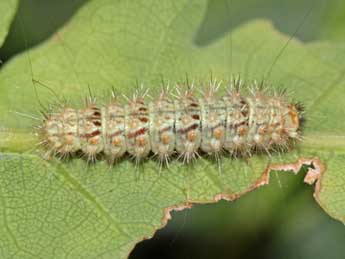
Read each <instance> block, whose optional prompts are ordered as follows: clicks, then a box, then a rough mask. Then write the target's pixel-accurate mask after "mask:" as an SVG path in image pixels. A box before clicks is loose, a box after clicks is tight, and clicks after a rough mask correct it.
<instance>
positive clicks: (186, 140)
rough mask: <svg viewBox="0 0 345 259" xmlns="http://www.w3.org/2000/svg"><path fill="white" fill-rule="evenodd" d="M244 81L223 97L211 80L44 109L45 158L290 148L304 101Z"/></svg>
mask: <svg viewBox="0 0 345 259" xmlns="http://www.w3.org/2000/svg"><path fill="white" fill-rule="evenodd" d="M244 85H245V84H244V83H243V82H242V80H241V79H240V78H239V77H238V78H236V79H233V80H231V83H230V86H229V87H228V89H227V90H226V93H225V94H224V95H223V96H219V95H218V94H217V93H218V90H219V88H220V86H221V83H220V82H216V81H214V80H211V81H210V83H209V85H208V86H207V87H206V88H205V89H203V91H202V93H201V95H200V96H198V95H197V94H196V93H195V92H196V91H195V87H187V89H185V90H183V91H182V90H181V89H180V87H177V88H176V89H177V91H176V94H175V95H174V94H171V93H170V92H169V90H168V89H163V90H162V91H161V93H160V94H159V95H158V96H157V97H156V98H154V99H152V100H150V101H147V98H146V94H142V95H140V94H138V93H136V94H134V95H133V97H132V98H126V100H127V103H126V104H123V102H121V101H119V98H118V97H117V96H116V95H115V93H114V92H112V97H111V100H110V102H109V103H108V104H107V105H105V106H103V107H99V106H97V104H96V100H95V98H93V97H91V96H90V97H89V98H87V101H86V106H85V107H84V108H81V109H77V108H72V107H70V106H68V105H64V106H63V107H61V108H60V110H59V111H58V112H47V113H45V114H44V120H43V123H42V125H40V127H39V128H40V136H41V138H42V141H41V144H43V145H44V147H45V149H46V150H47V152H46V156H45V157H47V158H50V157H52V156H62V157H67V156H72V155H73V154H76V153H80V152H81V153H82V154H83V155H85V156H86V157H87V159H88V160H90V161H93V160H95V159H96V157H97V156H99V155H102V156H104V157H105V158H106V159H107V160H108V161H109V162H110V163H114V162H115V161H116V160H117V159H119V158H121V157H123V156H125V154H129V155H130V156H132V157H133V158H134V159H135V160H136V161H137V162H140V161H141V160H142V159H145V158H147V157H151V154H152V155H153V157H156V158H158V161H159V162H160V163H161V164H168V163H169V160H170V158H171V157H172V156H174V155H175V154H177V158H181V159H182V161H183V162H184V163H190V162H191V161H193V160H194V159H196V158H198V157H200V156H201V154H207V155H213V156H215V157H219V155H221V154H223V153H228V154H229V155H231V156H251V155H252V154H253V153H255V152H257V151H264V152H267V153H268V154H270V153H271V152H275V151H277V150H278V151H279V150H287V149H290V148H291V147H292V146H293V144H294V143H295V142H296V140H300V139H301V124H302V121H303V109H302V105H300V104H298V103H293V102H289V101H288V100H287V99H288V98H287V96H286V94H285V92H284V91H276V92H273V93H271V94H269V91H267V90H266V89H265V83H264V82H261V83H257V82H252V83H250V84H249V85H248V86H247V87H246V88H248V89H250V91H248V93H247V94H244V93H243V90H242V89H243V88H244V87H243V86H244Z"/></svg>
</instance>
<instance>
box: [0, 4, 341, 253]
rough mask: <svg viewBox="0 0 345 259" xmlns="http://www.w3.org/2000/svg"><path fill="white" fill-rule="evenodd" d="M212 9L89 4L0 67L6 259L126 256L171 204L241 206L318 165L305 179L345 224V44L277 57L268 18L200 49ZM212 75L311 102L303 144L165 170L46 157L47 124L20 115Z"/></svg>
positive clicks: (281, 38) (278, 44) (294, 46)
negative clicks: (40, 129)
mask: <svg viewBox="0 0 345 259" xmlns="http://www.w3.org/2000/svg"><path fill="white" fill-rule="evenodd" d="M206 7H207V2H206V1H187V0H184V1H160V2H157V1H144V0H142V1H139V0H138V1H113V0H99V1H90V2H88V3H87V4H86V5H85V6H84V7H83V8H81V9H80V10H79V12H78V13H77V15H76V16H75V17H74V18H73V19H72V20H71V22H70V23H68V24H67V25H66V26H65V27H64V28H62V29H61V30H60V31H59V32H58V33H56V34H55V35H53V37H52V38H51V39H49V40H48V41H47V42H45V43H43V44H41V45H40V46H38V47H37V48H35V49H33V50H32V51H30V52H26V53H23V54H21V55H20V56H18V57H16V58H14V59H13V60H12V61H11V62H10V63H8V64H7V65H6V66H5V67H4V68H3V69H2V70H1V72H0V92H1V96H0V151H2V153H0V202H1V203H2V204H1V206H0V210H1V213H0V231H1V233H2V235H1V237H0V244H1V246H0V247H1V248H2V249H0V255H1V257H3V258H8V257H18V258H23V257H24V258H61V257H68V258H79V257H88V258H125V257H126V256H127V255H128V254H129V252H130V250H131V249H132V248H133V247H134V245H135V244H136V243H137V242H138V241H140V240H142V239H143V238H147V237H150V236H152V235H153V233H154V232H155V231H156V230H157V229H158V228H160V227H162V226H163V225H164V224H165V223H166V221H167V220H168V218H169V211H170V210H172V209H182V208H185V207H189V206H191V204H192V203H210V202H215V201H217V200H219V199H221V198H223V199H228V200H234V199H236V198H239V197H240V196H241V195H243V194H244V193H246V192H248V191H251V190H253V189H255V188H257V187H259V186H261V185H263V184H265V183H267V182H268V179H269V175H268V171H269V169H275V170H289V171H295V172H298V171H299V169H300V167H301V166H302V165H303V164H306V165H308V166H310V169H309V172H308V173H307V176H306V179H305V180H306V181H307V182H309V183H313V182H314V181H315V180H316V181H317V182H316V191H315V197H316V199H317V201H318V202H319V203H320V205H321V206H322V207H323V208H324V209H325V210H326V212H327V213H329V214H330V215H331V216H333V217H335V218H337V219H339V220H341V221H344V219H343V218H344V210H345V204H344V203H345V202H344V201H345V199H344V198H343V196H344V195H345V194H344V193H343V188H342V186H343V185H344V182H345V178H343V177H342V176H341V175H342V172H343V171H344V159H345V154H344V153H345V136H344V129H345V122H344V120H342V116H343V114H344V112H345V107H344V105H343V104H342V98H344V96H343V92H342V91H341V89H342V87H343V83H344V80H343V74H344V73H343V71H342V70H341V69H340V68H341V67H342V64H343V61H342V56H343V53H344V51H343V50H344V46H343V45H341V44H330V43H328V44H326V43H325V44H322V43H319V44H313V45H307V44H302V43H300V42H298V41H295V40H293V39H292V40H291V41H289V44H288V46H287V48H286V49H284V51H283V52H282V55H280V53H281V50H282V48H283V46H284V45H285V44H286V43H287V42H288V39H289V38H288V37H286V36H285V35H282V34H281V33H279V32H277V31H276V30H275V29H274V28H273V27H272V25H271V24H270V23H269V22H267V21H262V20H261V21H260V20H258V21H255V22H251V23H249V24H246V25H243V26H241V27H240V28H238V29H236V30H235V31H234V32H233V34H232V35H231V38H230V37H229V36H225V37H222V38H219V39H218V40H217V41H214V42H212V43H211V44H209V45H205V46H200V45H198V44H197V39H198V33H200V25H201V23H202V21H203V19H204V14H205V11H206ZM230 47H231V48H230ZM277 57H279V58H278V59H276V58H277ZM271 66H272V71H271V73H270V74H269V73H268V71H270V67H271ZM211 72H212V75H213V77H216V78H218V79H222V80H227V79H228V78H229V77H230V74H231V73H234V74H237V73H241V75H242V76H243V77H244V78H245V79H261V78H262V77H263V76H264V75H268V74H269V75H270V76H269V80H270V82H271V83H272V88H278V87H280V86H284V87H285V88H286V89H287V90H288V91H289V92H290V93H291V95H292V96H293V97H294V99H296V100H299V101H301V102H302V103H303V104H304V105H305V106H306V118H307V124H306V129H305V134H304V135H305V139H304V141H303V142H302V143H301V144H300V145H299V146H298V148H296V150H295V151H293V152H290V153H286V154H275V155H273V157H272V158H271V160H270V159H269V158H268V157H266V156H255V157H253V158H251V159H249V160H248V161H244V160H240V159H231V158H227V157H224V158H223V159H222V163H221V168H219V165H218V164H217V163H215V162H214V161H212V160H210V159H207V158H203V159H199V160H198V161H197V162H196V163H194V164H193V165H183V164H182V163H181V162H179V161H173V162H171V164H170V167H169V168H166V169H164V170H162V172H160V171H159V166H158V164H157V162H155V161H154V160H149V161H147V162H145V163H144V164H143V165H141V166H140V167H139V168H136V167H135V165H134V163H133V162H131V161H127V160H124V161H121V162H119V163H117V164H116V165H114V166H113V167H112V168H109V166H108V165H107V163H106V162H105V161H99V162H97V163H96V164H95V165H87V164H86V162H85V161H84V160H82V159H73V160H71V161H59V160H57V159H56V160H52V161H45V160H43V159H42V158H41V154H42V153H43V152H44V151H42V150H36V149H37V148H36V147H34V144H35V143H37V142H38V140H37V138H36V136H35V134H34V133H35V131H34V126H35V125H37V124H39V122H37V121H35V120H30V119H28V118H23V117H21V116H19V115H18V113H25V114H28V115H30V114H33V115H34V116H38V115H37V110H39V109H40V106H39V103H42V104H43V105H48V104H50V103H52V102H53V101H56V96H54V94H53V93H52V91H51V90H53V92H55V93H56V94H57V95H59V96H62V95H63V96H65V97H66V98H68V99H70V100H71V103H72V105H74V104H75V105H76V106H81V101H80V97H83V96H85V95H86V94H88V87H90V88H91V89H92V92H93V93H94V94H95V95H97V96H102V95H103V96H104V92H106V93H107V92H108V93H109V90H110V87H111V86H113V87H114V88H115V89H116V90H117V91H118V92H120V93H124V94H131V93H132V92H133V91H134V89H135V84H136V81H139V82H142V83H144V84H145V85H146V86H150V88H151V90H152V91H151V93H152V94H153V95H154V94H155V93H157V92H158V91H159V85H160V81H161V75H163V76H164V80H165V81H169V82H170V83H174V82H177V81H184V80H185V74H186V73H187V74H188V77H189V78H193V79H195V80H196V81H197V82H198V84H197V85H198V86H200V82H205V81H206V80H208V79H209V78H210V75H211ZM32 78H34V79H36V80H39V81H40V82H41V83H43V84H44V85H46V86H48V87H49V89H51V90H49V89H48V88H47V87H43V86H42V85H39V84H35V85H34V84H33V83H32ZM104 100H106V97H104ZM324 168H326V169H327V170H326V171H325V170H324ZM339 196H340V197H339Z"/></svg>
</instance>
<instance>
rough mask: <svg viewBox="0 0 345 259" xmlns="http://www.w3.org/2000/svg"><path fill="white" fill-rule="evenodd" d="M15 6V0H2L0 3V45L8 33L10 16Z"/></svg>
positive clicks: (13, 12) (11, 16) (12, 14)
mask: <svg viewBox="0 0 345 259" xmlns="http://www.w3.org/2000/svg"><path fill="white" fill-rule="evenodd" d="M16 8H17V1H16V0H4V1H1V3H0V12H1V18H0V46H1V45H2V43H3V42H4V39H5V37H6V35H7V33H8V30H9V27H10V24H11V21H12V18H13V16H14V14H15V11H16Z"/></svg>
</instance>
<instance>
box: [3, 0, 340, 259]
mask: <svg viewBox="0 0 345 259" xmlns="http://www.w3.org/2000/svg"><path fill="white" fill-rule="evenodd" d="M85 2H86V1H85V0H60V1H57V0H56V1H48V0H23V1H21V3H20V6H19V8H18V12H17V15H16V17H15V19H14V22H13V24H12V27H11V30H10V33H9V35H8V37H7V39H6V41H5V43H4V45H3V47H2V48H1V49H0V58H1V60H2V61H3V62H7V61H8V60H10V59H11V57H13V56H15V55H16V54H18V53H20V52H22V51H25V50H26V49H28V48H31V47H34V46H36V45H38V44H40V43H41V42H42V41H44V40H46V39H47V38H49V37H50V36H51V35H52V34H53V33H54V32H55V31H56V30H58V29H59V28H61V27H62V26H64V25H66V23H68V21H69V19H70V18H71V17H72V16H73V14H74V13H75V12H77V11H78V9H79V8H81V7H82V5H83V4H84V3H85ZM258 18H265V19H268V20H270V21H271V22H272V23H273V24H274V26H275V27H276V28H277V30H279V31H281V32H282V33H285V34H288V35H291V36H294V37H296V38H298V39H299V40H301V41H303V42H305V43H312V42H314V41H319V40H326V41H335V42H342V41H343V40H344V39H345V33H344V32H345V30H344V29H343V27H344V25H345V1H343V0H330V1H324V0H302V1H301V0H290V1H279V0H232V1H230V0H228V1H225V0H210V1H209V5H208V10H207V11H206V13H205V18H204V21H203V23H202V24H201V25H200V28H199V31H198V32H197V34H196V36H195V43H196V44H198V45H201V46H202V45H206V44H209V43H210V42H212V41H215V40H217V39H218V38H220V37H223V36H224V34H225V33H228V32H231V30H233V29H234V28H236V27H237V26H241V25H242V24H244V23H246V22H248V21H250V20H252V19H258ZM232 40H233V41H236V39H232ZM282 47H283V46H282ZM225 51H227V50H224V52H225ZM287 51H288V50H287ZM239 173H240V172H239ZM304 174H305V170H304V171H303V172H300V174H299V175H297V176H293V175H290V174H287V173H280V174H272V177H271V183H270V184H269V185H268V186H264V187H262V188H260V189H259V190H256V191H254V192H252V193H249V194H247V195H245V196H244V197H242V198H241V199H239V200H237V201H235V202H232V203H229V202H225V201H222V202H218V203H216V204H209V205H195V206H194V207H193V208H192V209H191V210H185V211H183V212H178V213H177V212H173V213H172V216H173V218H172V220H171V221H169V223H168V225H167V226H166V227H165V228H164V229H162V230H159V231H158V232H157V233H156V235H155V236H154V237H153V238H152V239H150V240H146V241H143V242H141V243H139V244H138V245H137V247H136V248H135V250H134V251H133V252H132V253H131V255H130V258H132V259H134V258H254V257H255V258H303V259H309V258H310V259H316V258H345V246H344V244H345V228H344V226H343V225H342V224H341V223H340V222H338V221H335V220H333V219H332V218H330V216H328V215H326V213H325V212H324V211H323V210H322V209H321V208H320V207H319V206H318V204H317V203H316V202H315V200H314V199H313V197H312V194H313V188H312V187H310V186H307V185H306V184H304V183H303V177H304Z"/></svg>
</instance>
